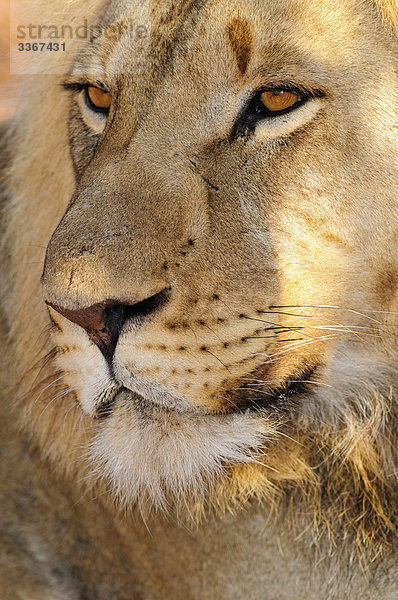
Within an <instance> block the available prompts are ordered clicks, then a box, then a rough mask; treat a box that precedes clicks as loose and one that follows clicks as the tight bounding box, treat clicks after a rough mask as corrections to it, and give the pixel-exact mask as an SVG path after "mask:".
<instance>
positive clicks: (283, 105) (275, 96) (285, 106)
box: [260, 89, 301, 113]
mask: <svg viewBox="0 0 398 600" xmlns="http://www.w3.org/2000/svg"><path fill="white" fill-rule="evenodd" d="M260 99H261V102H262V104H263V105H264V108H265V109H266V110H268V111H269V112H270V113H281V112H285V111H287V110H289V109H292V108H293V107H295V106H296V105H297V104H298V103H299V102H300V101H301V96H299V95H298V94H294V93H293V92H289V91H287V90H278V89H276V90H272V91H266V92H263V93H262V94H261V96H260Z"/></svg>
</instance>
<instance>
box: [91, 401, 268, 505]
mask: <svg viewBox="0 0 398 600" xmlns="http://www.w3.org/2000/svg"><path fill="white" fill-rule="evenodd" d="M274 433H275V431H274V429H273V427H272V425H270V424H269V425H265V423H264V420H263V419H261V418H260V417H259V416H258V415H253V414H249V413H246V414H241V415H237V414H234V415H223V416H210V415H207V416H195V415H192V414H188V413H184V414H178V413H175V412H166V411H164V412H161V411H157V412H156V413H152V414H148V413H146V412H142V411H140V410H138V409H137V408H136V407H135V406H134V405H133V403H132V402H131V400H129V399H126V398H123V397H120V398H119V399H118V400H117V401H116V404H115V406H114V408H113V411H112V413H111V415H109V417H107V418H106V419H104V421H103V423H102V424H101V426H100V431H99V432H98V433H97V435H96V436H95V437H94V439H93V441H92V442H91V444H90V450H89V460H90V462H91V463H92V464H94V465H95V467H94V468H93V471H92V473H93V475H94V474H95V475H96V476H97V477H98V476H100V477H102V478H104V479H105V481H106V482H107V484H108V485H110V486H111V489H112V492H113V495H114V497H115V499H116V500H117V501H118V502H119V503H121V504H122V505H123V506H124V507H125V508H128V507H131V506H132V505H134V504H136V503H139V504H141V506H142V505H143V504H144V503H146V504H149V505H151V506H153V507H154V508H155V509H160V510H166V509H167V508H168V506H169V503H170V502H171V503H173V504H174V503H178V502H179V500H182V501H184V498H190V499H197V500H199V499H202V498H204V497H205V496H207V494H208V493H209V491H211V489H212V486H213V485H214V483H215V482H216V481H217V480H218V479H219V478H220V477H221V476H222V475H223V473H224V472H225V468H226V467H230V466H231V465H234V464H237V463H243V462H246V463H247V462H253V461H255V460H256V451H258V450H259V448H260V447H261V446H262V445H263V444H264V443H265V442H266V441H268V440H270V439H271V438H272V437H273V435H274Z"/></svg>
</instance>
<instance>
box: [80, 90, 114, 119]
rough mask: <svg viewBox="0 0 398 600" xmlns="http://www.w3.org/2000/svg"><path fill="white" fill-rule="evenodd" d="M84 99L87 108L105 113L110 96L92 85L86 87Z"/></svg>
mask: <svg viewBox="0 0 398 600" xmlns="http://www.w3.org/2000/svg"><path fill="white" fill-rule="evenodd" d="M86 100H87V104H88V106H89V108H91V110H94V111H96V112H102V113H107V112H108V111H109V107H110V105H111V103H112V96H111V95H110V94H109V92H104V91H103V90H100V89H99V88H97V87H94V86H93V85H90V86H88V87H87V88H86Z"/></svg>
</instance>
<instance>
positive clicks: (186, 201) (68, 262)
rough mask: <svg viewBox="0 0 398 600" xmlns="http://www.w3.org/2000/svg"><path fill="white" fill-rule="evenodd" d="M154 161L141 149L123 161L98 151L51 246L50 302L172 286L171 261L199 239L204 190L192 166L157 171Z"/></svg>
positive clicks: (141, 294)
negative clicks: (200, 196)
mask: <svg viewBox="0 0 398 600" xmlns="http://www.w3.org/2000/svg"><path fill="white" fill-rule="evenodd" d="M113 156H114V155H113ZM156 162H157V163H158V162H159V161H158V160H157V161H156ZM150 164H152V163H151V161H150V156H148V154H147V155H145V154H144V153H143V152H142V151H139V150H138V149H137V150H136V152H134V151H131V150H130V151H129V152H128V156H126V157H123V159H119V158H118V157H115V156H114V157H113V159H111V158H110V156H109V155H108V156H107V155H106V153H105V154H103V153H102V154H99V155H98V156H97V157H96V158H95V159H94V161H93V162H92V164H91V165H90V166H89V167H88V169H87V172H86V173H85V175H84V177H83V179H82V181H81V184H80V186H79V189H78V190H77V192H76V195H75V197H74V199H73V201H72V203H71V205H70V207H69V209H68V210H67V212H66V213H65V215H64V217H63V219H62V220H61V222H60V223H59V225H58V227H57V228H56V230H55V232H54V234H53V236H52V238H51V240H50V243H49V245H48V248H47V253H46V261H45V268H44V272H43V283H44V288H45V291H46V299H47V300H48V301H49V302H54V303H59V302H60V301H61V302H62V305H63V306H64V307H65V308H70V309H75V308H76V307H79V306H85V305H90V304H94V303H96V302H101V301H103V300H104V299H109V298H117V299H118V300H119V301H124V302H127V303H131V302H139V301H140V300H141V299H143V298H146V297H149V296H152V295H154V294H156V293H158V292H159V291H160V290H162V289H163V288H164V287H166V286H167V285H168V274H167V268H166V264H167V262H168V260H169V259H170V257H172V256H174V255H175V254H176V253H177V252H178V249H180V248H181V246H183V245H184V244H186V243H187V242H188V240H189V239H190V237H192V235H194V234H193V233H192V223H194V222H195V216H194V213H195V211H196V212H197V211H198V203H197V198H198V192H199V194H200V193H203V189H201V186H200V184H198V182H196V181H195V180H194V177H193V175H192V173H191V172H190V170H189V168H188V167H185V169H184V168H183V167H180V168H177V167H176V166H173V165H171V166H170V165H169V166H166V164H165V165H164V166H163V170H159V168H158V165H157V166H156V173H155V172H154V171H155V169H151V168H150ZM168 169H172V171H173V172H172V174H171V176H170V173H169V172H168ZM198 187H199V189H197V188H198ZM193 198H195V203H193V201H192V199H193ZM60 295H61V298H60Z"/></svg>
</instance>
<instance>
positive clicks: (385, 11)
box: [373, 0, 398, 33]
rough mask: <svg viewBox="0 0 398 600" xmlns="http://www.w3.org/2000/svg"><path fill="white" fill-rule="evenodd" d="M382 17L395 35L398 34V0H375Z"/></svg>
mask: <svg viewBox="0 0 398 600" xmlns="http://www.w3.org/2000/svg"><path fill="white" fill-rule="evenodd" d="M373 1H374V3H375V5H376V6H377V8H378V9H379V10H380V12H381V14H382V17H383V19H384V21H385V23H386V24H387V26H388V27H390V28H391V29H392V30H393V31H394V32H395V33H398V0H373Z"/></svg>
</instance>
